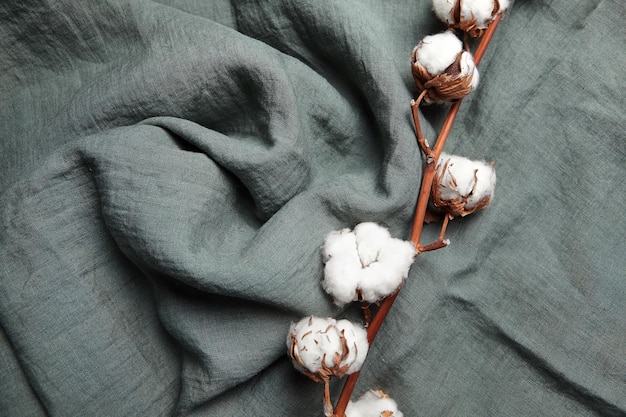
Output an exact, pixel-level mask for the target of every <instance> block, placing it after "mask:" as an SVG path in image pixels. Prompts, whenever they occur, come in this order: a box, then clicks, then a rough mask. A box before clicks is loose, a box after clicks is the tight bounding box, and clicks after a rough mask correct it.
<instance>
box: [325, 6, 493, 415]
mask: <svg viewBox="0 0 626 417" xmlns="http://www.w3.org/2000/svg"><path fill="white" fill-rule="evenodd" d="M501 19H502V14H501V13H498V14H497V15H496V16H495V18H494V19H493V22H492V23H491V24H490V25H489V27H488V28H487V29H486V30H485V32H484V34H483V36H482V38H481V40H480V43H479V44H478V46H477V48H476V50H475V51H474V54H473V56H474V63H475V64H476V65H478V64H479V63H480V61H481V59H482V58H483V56H484V54H485V51H486V49H487V46H488V45H489V42H491V39H492V37H493V34H494V32H495V30H496V28H497V26H498V23H499V22H500V20H501ZM461 102H462V100H459V101H456V102H455V103H454V104H452V106H451V107H450V110H449V111H448V115H447V117H446V119H445V121H444V123H443V126H442V128H441V131H440V133H439V136H438V137H437V140H436V142H435V146H434V147H433V148H432V153H431V149H430V146H429V145H428V143H427V141H426V140H425V139H424V137H423V135H422V133H421V128H420V127H419V114H418V113H417V111H416V110H413V115H414V122H415V128H416V135H417V136H418V144H419V146H420V149H421V150H422V151H423V152H424V154H425V156H426V160H427V161H426V162H427V163H426V167H425V170H424V174H423V176H422V185H421V188H420V192H419V195H418V200H417V205H416V210H415V215H414V218H413V228H412V230H411V237H410V240H411V242H413V244H414V245H415V248H416V250H417V252H418V253H420V252H423V251H426V250H429V249H435V248H438V247H443V246H445V243H444V242H445V240H444V236H443V234H444V232H445V225H447V220H449V219H444V228H442V232H441V233H440V236H439V240H438V241H437V242H439V243H437V242H435V243H434V244H431V245H426V246H422V244H421V236H422V230H423V225H424V219H425V216H426V209H427V206H428V200H429V196H430V191H431V187H432V184H433V179H434V176H435V165H436V164H435V163H428V160H429V159H430V158H431V157H432V161H438V160H439V157H440V156H441V152H442V151H443V148H444V146H445V143H446V140H447V138H448V135H449V134H450V130H451V129H452V125H453V124H454V120H455V118H456V116H457V114H458V112H459V108H460V106H461ZM411 107H412V108H415V106H413V104H412V106H411ZM425 150H426V151H425ZM446 217H447V216H446ZM433 245H434V246H433ZM397 296H398V291H396V292H395V293H393V294H392V295H390V296H389V297H387V298H385V299H384V300H383V301H382V303H381V305H380V308H379V309H378V311H377V312H376V314H375V315H374V317H373V319H372V321H371V323H370V324H369V326H368V328H367V339H368V342H369V344H370V345H371V344H372V342H373V341H374V339H375V337H376V335H377V334H378V331H379V330H380V327H381V326H382V323H383V322H384V320H385V318H386V317H387V314H388V313H389V311H390V310H391V307H392V306H393V303H394V301H395V300H396V298H397ZM359 375H360V371H357V372H354V373H352V374H350V375H348V377H347V378H346V382H345V383H344V387H343V390H342V392H341V395H340V397H339V400H338V401H337V405H336V406H335V417H345V410H346V407H347V406H348V403H349V401H350V398H351V397H352V393H353V391H354V388H355V386H356V383H357V380H358V378H359Z"/></svg>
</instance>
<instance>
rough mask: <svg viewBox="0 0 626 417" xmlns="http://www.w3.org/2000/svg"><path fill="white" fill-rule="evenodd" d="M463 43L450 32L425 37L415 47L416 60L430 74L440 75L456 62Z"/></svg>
mask: <svg viewBox="0 0 626 417" xmlns="http://www.w3.org/2000/svg"><path fill="white" fill-rule="evenodd" d="M462 49H463V42H461V40H460V39H459V38H457V36H456V35H455V34H454V33H452V32H451V31H449V30H448V31H446V32H443V33H439V34H436V35H429V36H426V37H425V38H424V39H422V41H421V42H420V44H419V45H418V46H417V47H416V60H417V61H418V62H419V63H420V64H421V65H422V66H424V67H425V68H426V70H427V71H428V72H429V73H430V74H432V75H437V74H441V73H442V72H443V71H444V70H445V69H446V68H448V67H449V66H450V65H452V63H453V62H454V61H455V60H456V56H457V55H458V54H459V52H461V50H462Z"/></svg>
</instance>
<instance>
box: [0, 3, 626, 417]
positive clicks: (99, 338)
mask: <svg viewBox="0 0 626 417" xmlns="http://www.w3.org/2000/svg"><path fill="white" fill-rule="evenodd" d="M624 15H625V6H624V4H623V2H619V1H617V0H615V1H600V0H584V1H582V0H580V1H568V0H533V1H521V0H520V1H517V2H515V3H514V4H513V6H512V8H511V9H510V10H509V12H508V13H507V14H506V16H505V18H504V20H503V21H502V22H501V24H500V26H499V27H498V29H497V31H496V34H495V37H494V39H493V41H492V43H491V45H490V47H489V49H488V51H487V54H486V56H485V57H484V59H483V61H482V62H481V64H480V66H479V71H480V75H481V82H480V85H479V87H478V89H477V90H476V91H475V92H473V93H472V94H471V95H470V96H469V97H468V98H467V99H466V100H464V102H463V104H462V106H461V110H460V113H459V115H458V117H457V120H456V123H455V125H454V127H453V129H452V132H451V135H450V138H449V140H448V144H447V146H446V151H447V152H451V153H456V154H460V155H464V156H467V157H470V158H473V159H485V160H492V161H495V164H496V165H495V166H496V171H497V175H498V184H497V189H496V198H495V199H494V201H493V202H492V204H491V206H490V207H489V208H488V209H487V210H486V211H485V212H483V213H480V214H477V215H473V216H470V217H467V218H464V219H455V220H454V221H452V222H451V225H450V227H449V230H448V233H447V237H448V238H450V240H451V242H452V243H451V245H450V247H448V248H445V249H442V250H439V251H436V252H432V253H425V254H422V255H420V256H419V257H418V258H417V260H416V262H415V264H414V265H413V267H412V269H411V272H410V275H409V277H408V279H407V281H406V283H405V285H404V287H403V289H402V291H401V293H400V295H399V297H398V299H397V300H396V303H395V305H394V306H393V309H392V310H391V312H390V315H389V317H388V319H387V320H386V322H385V324H384V326H383V328H382V330H381V332H380V333H379V335H378V338H377V339H376V341H375V342H374V344H373V346H372V347H371V350H370V353H369V357H368V359H367V361H366V363H365V366H364V368H363V372H362V375H361V378H360V379H359V383H358V385H357V388H356V391H355V395H359V394H360V393H362V392H364V391H365V390H367V389H370V388H372V389H382V390H384V391H385V392H387V393H388V394H390V395H391V396H392V397H393V398H394V399H395V400H396V401H397V402H398V404H399V407H400V409H401V410H403V412H404V415H405V416H442V415H446V416H452V415H458V416H486V415H493V416H530V415H541V416H559V417H562V416H597V415H603V416H622V415H626V301H625V300H626V261H625V258H626V257H625V256H624V254H625V253H626V244H625V240H624V238H623V234H624V230H626V221H625V219H624V215H623V209H624V207H625V206H626V189H625V186H624V178H626V170H625V167H626V164H625V157H626V141H625V133H624V132H625V131H626V113H625V112H624V109H625V108H626V102H625V95H624V91H625V90H626V72H624V71H623V68H624V67H625V66H626V55H625V54H624V53H623V52H624V50H626V33H625V31H624V25H623V17H624ZM444 29H445V28H444V26H443V25H442V24H441V23H440V22H439V21H437V19H436V18H435V16H434V14H433V13H432V11H431V5H430V2H428V1H393V2H380V1H374V0H358V1H357V0H354V1H346V2H338V1H326V0H324V1H298V0H291V1H290V0H277V1H253V0H242V1H232V2H228V1H223V0H222V1H213V2H199V1H192V0H167V1H166V0H163V1H160V2H155V1H147V0H146V1H144V0H138V1H121V0H120V1H115V0H103V1H98V2H84V1H78V0H55V1H51V0H45V1H40V0H39V1H35V0H20V1H16V0H5V1H3V2H2V3H1V4H0V139H1V140H0V161H1V163H2V171H1V172H2V174H1V175H0V326H1V327H0V330H1V332H0V335H1V337H0V346H1V347H0V349H1V354H0V358H1V360H0V364H1V368H0V375H2V378H0V393H1V394H0V414H1V415H3V416H44V415H49V416H86V415H93V416H95V415H100V416H104V415H106V416H171V415H177V416H217V415H220V416H317V415H321V413H322V400H321V399H322V387H321V386H320V385H318V384H315V383H313V382H311V381H309V380H308V379H307V378H306V377H305V376H303V375H301V374H299V373H298V372H297V371H295V370H294V369H293V368H292V366H291V364H290V363H289V360H288V358H287V355H286V348H285V338H286V335H287V331H288V328H289V324H290V322H291V321H293V320H298V319H300V318H301V317H303V316H305V315H309V314H315V315H321V316H347V317H353V316H354V317H358V316H357V313H358V306H356V307H348V308H346V309H343V310H341V309H339V308H338V307H336V306H334V305H333V303H332V301H331V300H330V298H329V297H328V296H327V295H326V294H325V293H324V292H323V290H322V288H321V284H320V283H321V274H322V263H321V258H320V253H319V248H320V245H321V244H322V242H323V239H324V237H325V235H326V234H327V233H328V232H330V231H331V230H335V229H339V228H343V227H353V226H354V225H355V224H357V223H359V222H363V221H375V222H378V223H381V224H383V225H385V226H387V227H389V229H390V231H391V232H392V234H393V235H394V236H395V237H400V238H404V239H408V236H409V231H410V228H411V223H412V217H413V211H414V207H415V202H416V198H417V193H418V189H419V185H420V179H421V172H422V168H423V166H422V158H421V155H420V152H419V150H418V147H417V144H416V141H415V135H414V129H413V125H412V121H411V117H410V107H409V102H410V100H411V98H414V97H416V96H417V91H416V89H415V86H414V83H413V80H412V78H411V71H410V64H409V57H410V53H411V50H412V49H413V47H414V46H415V45H416V44H417V42H418V41H419V40H420V39H421V38H422V37H424V36H426V35H428V34H431V33H436V32H439V31H442V30H444ZM447 109H448V106H447V105H431V106H423V107H422V108H421V117H422V120H423V127H424V133H425V135H426V136H427V137H428V138H429V139H430V140H431V141H432V140H434V139H435V137H436V134H437V132H438V130H439V128H440V127H441V124H442V122H443V119H444V117H445V114H446V112H447ZM436 235H437V230H436V225H428V226H427V227H426V231H425V235H424V242H423V243H428V241H429V240H433V239H434V238H435V237H436ZM340 389H341V382H340V381H336V382H334V383H333V385H332V394H333V398H334V399H336V398H337V397H338V394H339V391H340Z"/></svg>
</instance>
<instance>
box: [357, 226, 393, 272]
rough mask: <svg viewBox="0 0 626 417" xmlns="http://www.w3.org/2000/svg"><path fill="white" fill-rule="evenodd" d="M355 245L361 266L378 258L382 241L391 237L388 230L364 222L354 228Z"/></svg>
mask: <svg viewBox="0 0 626 417" xmlns="http://www.w3.org/2000/svg"><path fill="white" fill-rule="evenodd" d="M354 235H355V236H356V247H357V251H358V253H359V258H360V259H361V264H362V266H364V267H365V266H367V265H369V264H371V263H372V262H374V261H375V260H376V259H377V258H378V253H379V252H380V250H381V247H382V245H383V243H384V242H385V241H386V240H387V239H389V238H390V237H391V235H390V234H389V230H387V228H385V227H382V226H380V225H378V224H376V223H372V222H364V223H360V224H358V225H357V226H356V227H355V228H354Z"/></svg>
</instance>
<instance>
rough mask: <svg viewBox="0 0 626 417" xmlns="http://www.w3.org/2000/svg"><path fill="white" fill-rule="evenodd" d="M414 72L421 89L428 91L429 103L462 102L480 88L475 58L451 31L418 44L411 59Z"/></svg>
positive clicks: (416, 83) (425, 39) (414, 77)
mask: <svg viewBox="0 0 626 417" xmlns="http://www.w3.org/2000/svg"><path fill="white" fill-rule="evenodd" d="M411 71H412V73H413V79H414V80H415V85H416V86H417V88H418V89H419V90H420V91H424V90H426V95H425V96H424V98H423V100H424V101H425V102H426V103H432V102H437V101H456V100H460V99H462V98H465V97H466V96H467V95H468V94H469V93H470V92H471V91H472V90H473V89H475V88H476V86H477V85H478V70H477V69H476V65H475V63H474V58H473V57H472V55H471V54H470V53H469V52H467V51H464V50H463V43H462V42H461V40H460V39H459V38H457V36H456V35H455V34H454V33H453V32H452V31H450V30H448V31H446V32H443V33H439V34H436V35H430V36H426V37H425V38H424V39H422V40H421V41H420V42H419V43H418V45H417V46H416V47H415V49H413V54H412V55H411Z"/></svg>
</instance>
